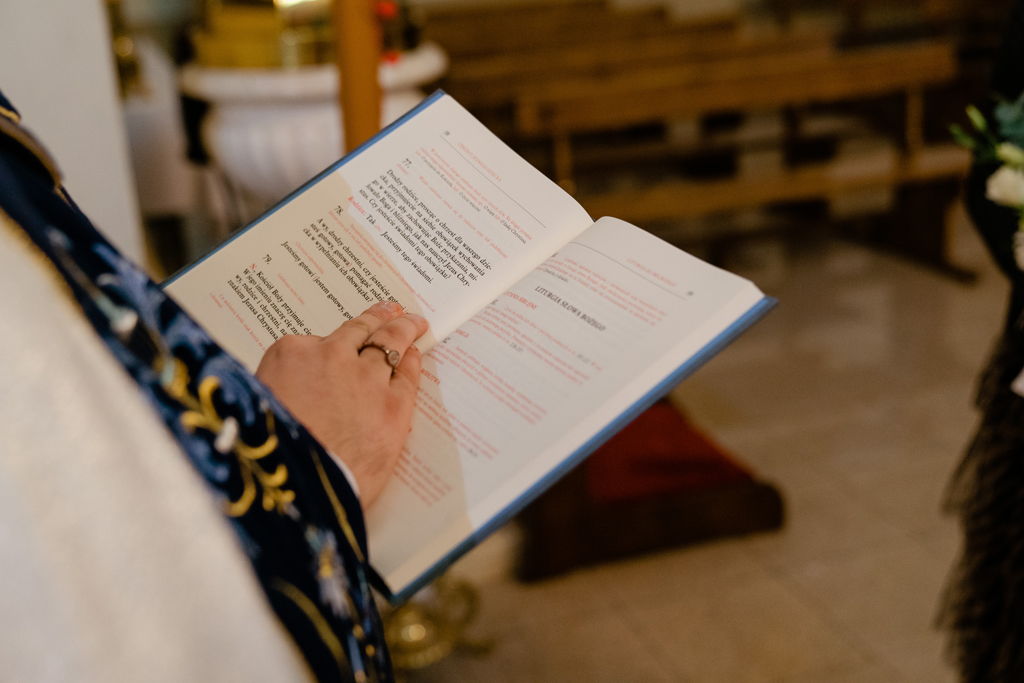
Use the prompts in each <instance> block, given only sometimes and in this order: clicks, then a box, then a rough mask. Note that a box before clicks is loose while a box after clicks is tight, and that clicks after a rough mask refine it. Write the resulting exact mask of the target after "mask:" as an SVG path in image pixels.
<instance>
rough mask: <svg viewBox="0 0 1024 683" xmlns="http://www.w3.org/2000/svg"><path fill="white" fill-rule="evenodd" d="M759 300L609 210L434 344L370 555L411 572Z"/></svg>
mask: <svg viewBox="0 0 1024 683" xmlns="http://www.w3.org/2000/svg"><path fill="white" fill-rule="evenodd" d="M763 298H764V297H763V295H762V294H761V293H760V292H759V291H758V290H757V289H756V287H754V286H753V285H752V284H751V283H750V282H748V281H746V280H743V279H742V278H739V277H737V276H735V275H732V274H730V273H727V272H725V271H722V270H719V269H717V268H714V267H712V266H710V265H708V264H706V263H704V262H702V261H700V260H698V259H696V258H693V257H691V256H689V255H688V254H685V253H684V252H682V251H680V250H678V249H676V248H674V247H672V246H671V245H668V244H666V243H664V242H662V241H661V240H659V239H657V238H655V237H653V236H651V235H649V234H647V233H645V232H643V231H642V230H640V229H638V228H635V227H633V226H630V225H628V224H626V223H623V222H622V221H618V220H616V219H608V218H604V219H601V220H600V221H598V222H597V223H596V224H595V225H594V226H593V227H591V228H590V229H588V230H587V231H586V232H585V233H583V234H582V235H581V236H580V237H578V238H577V239H576V240H574V241H573V242H571V243H569V244H567V245H565V246H564V247H563V248H562V249H561V250H560V251H559V252H558V253H556V254H555V255H554V256H552V257H550V258H549V259H547V260H546V261H545V262H544V263H543V264H542V265H541V266H539V267H538V268H536V269H535V270H534V271H532V272H531V273H530V274H529V275H527V276H526V277H525V278H523V279H522V280H521V281H520V282H518V283H516V284H515V285H514V286H513V287H511V288H509V289H508V290H507V291H505V292H503V293H502V294H501V295H500V296H498V297H497V298H496V299H495V300H494V301H493V302H492V303H490V304H489V305H488V306H487V307H486V308H484V309H483V310H481V311H480V312H479V313H478V314H477V315H475V316H474V317H473V318H472V319H471V320H469V321H468V322H467V323H466V324H464V325H462V326H460V327H459V328H458V329H457V330H456V331H455V333H453V334H452V335H450V336H449V337H448V338H446V339H445V340H444V341H443V343H441V344H439V345H437V346H436V347H435V348H434V349H433V350H432V351H431V352H430V353H429V354H428V355H427V356H426V357H425V363H424V369H423V381H422V383H421V389H420V393H419V397H418V401H417V406H416V415H415V418H414V425H413V431H412V434H411V436H410V439H409V442H408V444H407V447H406V449H405V452H404V453H403V455H402V458H401V461H400V464H399V467H398V471H397V475H396V477H395V478H394V480H393V481H392V482H391V483H390V484H389V485H388V488H387V489H385V491H384V494H383V495H382V497H381V499H380V500H379V501H378V502H377V503H376V504H375V505H374V507H373V508H371V510H370V511H369V516H368V529H369V539H370V550H371V555H370V558H371V561H372V563H373V565H374V567H375V568H376V569H377V570H378V572H380V573H381V574H382V576H384V577H385V579H386V581H388V583H389V585H390V586H392V587H393V588H395V589H396V590H400V589H401V587H402V586H404V585H406V584H408V583H409V582H411V581H414V580H415V579H416V577H417V576H418V575H420V574H421V573H422V572H424V571H426V570H427V569H428V568H429V567H431V566H432V565H433V564H435V563H437V562H438V561H440V560H441V559H442V558H444V557H445V555H446V553H448V552H449V551H450V550H451V549H452V548H454V547H456V546H458V545H459V544H460V543H461V542H463V541H465V540H466V539H467V538H469V537H471V536H472V535H473V534H474V532H475V531H476V530H477V529H479V528H480V527H481V526H482V525H485V524H487V523H488V522H489V521H490V520H491V519H493V518H494V517H495V516H496V515H498V514H499V513H501V512H502V511H503V510H505V509H506V508H507V507H508V506H509V505H510V504H512V503H513V502H514V501H516V500H517V499H518V498H520V497H521V496H523V495H524V494H525V493H526V492H527V491H528V490H530V489H531V488H532V487H534V486H535V485H536V484H537V483H538V482H539V481H542V480H544V479H545V477H547V476H548V475H549V474H550V473H551V472H552V470H553V469H555V468H557V466H558V465H559V464H560V463H562V462H563V461H564V460H565V459H566V458H568V457H569V456H571V455H572V454H574V453H576V452H577V451H578V450H579V449H581V447H583V446H584V445H585V444H586V443H587V442H588V441H590V440H591V439H592V438H593V437H594V436H595V435H596V434H598V433H599V432H601V431H602V430H603V429H604V428H605V427H606V426H607V425H608V424H609V423H612V422H614V421H615V420H616V418H617V417H618V416H620V415H621V414H622V413H623V412H624V411H626V410H627V409H628V408H629V407H630V406H633V405H634V404H635V403H636V402H637V401H639V400H640V399H642V398H643V397H644V396H645V395H647V394H649V393H650V392H651V391H652V387H655V386H657V385H658V384H659V383H660V382H662V381H664V380H665V379H666V378H668V377H669V376H671V375H672V374H673V373H674V372H676V371H677V370H678V369H679V368H680V366H682V365H684V364H685V363H686V361H687V360H688V359H691V358H692V357H694V356H695V355H696V354H698V353H699V352H701V351H702V350H704V349H705V347H707V346H708V345H709V344H710V343H711V342H713V341H714V340H716V339H717V338H719V337H720V336H721V335H723V333H724V332H726V331H727V330H729V329H730V327H731V326H732V325H733V324H734V323H735V322H736V321H737V320H738V319H739V318H741V317H742V316H743V315H744V314H746V313H747V312H748V311H750V310H751V309H752V308H753V307H754V306H755V305H756V304H758V302H760V301H761V300H762V299H763ZM424 539H429V541H426V540H424Z"/></svg>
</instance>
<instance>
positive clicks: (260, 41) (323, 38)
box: [192, 0, 334, 69]
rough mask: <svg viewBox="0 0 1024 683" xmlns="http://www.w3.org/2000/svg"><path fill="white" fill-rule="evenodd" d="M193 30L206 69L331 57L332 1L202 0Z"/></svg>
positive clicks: (288, 64)
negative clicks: (199, 20) (200, 21)
mask: <svg viewBox="0 0 1024 683" xmlns="http://www.w3.org/2000/svg"><path fill="white" fill-rule="evenodd" d="M204 14H205V15H204V24H203V26H202V27H201V28H199V29H197V30H196V31H194V32H193V34H192V40H193V43H194V45H195V48H196V61H197V62H198V63H199V64H201V65H203V66H208V67H225V68H268V69H269V68H280V67H294V66H307V65H311V64H327V63H330V62H332V61H333V59H334V56H333V55H334V53H333V48H332V45H333V33H332V28H331V0H206V5H205V13H204Z"/></svg>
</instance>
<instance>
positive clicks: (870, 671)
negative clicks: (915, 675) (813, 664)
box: [768, 664, 921, 683]
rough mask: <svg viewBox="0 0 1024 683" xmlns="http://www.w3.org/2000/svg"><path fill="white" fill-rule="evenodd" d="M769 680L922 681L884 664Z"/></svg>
mask: <svg viewBox="0 0 1024 683" xmlns="http://www.w3.org/2000/svg"><path fill="white" fill-rule="evenodd" d="M768 680H770V681H771V683H921V682H920V681H912V680H910V679H908V678H906V677H904V676H903V674H901V673H900V672H899V671H896V670H895V669H892V668H890V667H888V666H885V665H883V664H868V665H865V666H853V667H844V668H842V669H833V670H830V671H815V672H813V673H811V674H807V675H798V676H785V677H783V678H776V679H768Z"/></svg>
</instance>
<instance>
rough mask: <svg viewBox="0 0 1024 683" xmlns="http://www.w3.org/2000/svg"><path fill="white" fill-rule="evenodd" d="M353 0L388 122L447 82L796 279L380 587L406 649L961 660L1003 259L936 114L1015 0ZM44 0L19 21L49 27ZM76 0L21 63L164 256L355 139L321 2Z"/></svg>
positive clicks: (158, 257) (763, 266)
mask: <svg viewBox="0 0 1024 683" xmlns="http://www.w3.org/2000/svg"><path fill="white" fill-rule="evenodd" d="M367 4H369V5H372V6H373V8H374V11H375V21H376V24H375V25H376V27H377V29H378V35H377V36H375V40H376V41H377V43H376V45H377V47H378V48H379V49H378V53H379V55H378V56H379V71H378V75H379V86H380V88H379V97H380V118H381V121H380V123H381V124H382V125H383V124H386V123H387V122H389V121H392V120H394V119H395V118H397V117H399V116H400V115H401V114H402V113H403V112H404V111H406V110H407V109H408V108H410V107H411V106H414V105H415V104H416V103H417V102H418V101H419V100H420V99H421V98H422V97H424V96H425V95H426V94H429V93H430V92H431V91H432V90H433V89H435V88H438V87H440V88H443V89H445V90H446V91H447V92H449V93H450V94H452V95H453V96H454V97H455V98H456V99H458V100H459V101H460V102H461V103H462V104H463V105H464V106H466V107H467V108H468V109H469V110H470V111H471V112H473V113H474V114H475V115H476V116H477V117H479V118H480V119H481V120H482V121H483V122H484V123H486V124H487V125H488V126H489V127H490V128H491V129H492V130H494V131H495V132H496V133H497V134H498V135H499V136H501V137H502V138H503V139H504V140H505V141H506V142H507V143H508V144H509V145H511V146H512V147H513V148H515V149H516V150H517V151H519V152H520V153H521V154H522V155H523V156H525V157H526V158H527V159H528V160H529V161H531V162H532V163H533V164H534V165H535V166H537V167H538V168H540V169H541V170H542V171H543V172H544V173H546V174H547V175H549V176H550V177H552V178H553V179H555V180H556V181H558V182H559V183H560V184H561V185H562V187H564V188H565V189H566V190H568V191H569V192H571V193H573V194H574V195H575V196H576V198H577V199H578V200H579V201H580V203H581V204H582V205H583V206H584V208H586V209H587V210H588V211H589V212H590V213H591V215H593V216H595V217H597V216H602V215H614V216H618V217H621V218H624V219H626V220H629V221H631V222H634V223H636V224H638V225H640V226H643V227H644V228H646V229H648V230H650V231H651V232H653V233H654V234H656V235H658V236H660V237H662V238H663V239H666V240H668V241H671V242H673V243H674V244H677V245H679V246H681V247H683V248H685V249H687V250H689V251H691V252H693V253H695V254H697V255H698V256H701V257H702V258H705V259H708V260H710V261H712V262H714V263H716V264H718V265H721V266H723V267H725V268H727V269H729V270H733V271H735V272H737V273H739V274H741V275H744V276H746V277H748V278H750V279H751V280H753V281H754V282H756V283H757V284H758V286H759V287H760V288H761V289H762V290H764V291H765V292H766V293H767V294H769V295H771V296H774V297H777V298H778V299H779V301H780V305H779V307H778V308H777V310H775V311H774V312H773V313H772V314H771V315H770V316H769V317H768V318H767V319H766V320H765V321H763V322H762V323H761V324H760V325H758V326H757V327H756V328H755V329H753V330H751V331H750V332H749V333H748V334H746V335H745V336H744V337H742V338H741V339H739V341H738V342H736V343H735V344H734V345H733V346H731V347H730V348H729V349H727V350H726V351H725V352H724V353H722V354H721V355H720V356H718V357H716V358H715V359H714V360H713V361H712V362H711V363H709V364H708V365H707V366H706V367H704V368H702V369H701V370H700V371H699V372H698V373H697V374H696V375H694V376H693V377H692V378H690V379H688V380H687V381H686V382H684V383H683V384H682V385H680V386H679V387H678V388H676V389H675V390H673V391H672V392H671V394H670V395H669V397H668V399H667V400H666V401H664V402H662V403H660V404H658V405H656V406H655V408H653V409H652V410H651V411H648V413H645V414H644V415H643V416H641V418H640V422H639V423H638V424H635V425H633V426H631V427H627V428H626V430H625V431H624V432H622V433H621V434H620V435H619V436H617V437H616V438H615V439H613V440H612V441H611V442H609V443H608V444H607V445H606V446H604V447H603V448H602V449H601V450H600V451H599V452H598V453H596V454H595V455H594V456H593V458H591V460H589V461H588V462H586V463H585V464H584V465H583V466H581V467H580V468H578V469H577V470H576V471H574V472H573V473H571V474H570V475H569V476H568V477H567V478H566V479H564V480H563V481H561V482H559V483H558V484H557V485H556V486H554V487H553V488H552V489H550V490H549V491H547V492H546V493H545V494H543V495H542V496H541V497H540V498H539V499H538V500H537V501H535V502H534V503H533V504H532V505H531V506H530V507H529V508H528V509H527V510H525V511H524V512H523V513H522V514H521V515H520V516H519V517H518V518H517V519H515V520H514V521H513V522H512V523H510V524H509V525H507V526H506V527H505V528H503V529H502V530H500V531H499V532H498V533H497V534H495V535H494V536H492V537H491V538H490V539H488V540H487V541H485V542H484V543H483V544H482V545H481V546H479V547H478V548H476V549H474V550H473V551H471V552H470V553H469V554H468V555H467V556H466V557H465V558H463V559H462V560H461V561H459V562H458V563H457V564H456V565H455V566H454V567H453V568H452V569H451V570H450V571H449V572H448V573H447V574H446V575H445V577H443V579H442V580H441V581H440V582H439V583H438V584H436V585H435V586H433V587H431V588H428V589H427V590H426V591H424V592H423V593H422V594H421V595H419V596H417V597H416V598H414V599H413V601H412V602H411V603H410V604H409V605H407V606H405V607H403V608H399V609H397V610H392V611H391V613H390V614H389V616H388V619H389V629H390V631H389V633H390V636H391V638H392V646H393V649H394V652H395V657H396V662H397V663H398V664H399V665H400V666H401V667H402V668H403V672H404V674H403V675H404V676H405V678H406V680H408V681H409V682H410V683H416V682H420V681H422V682H427V681H448V680H467V681H473V680H488V681H564V680H569V681H708V682H718V681H728V682H729V683H736V682H739V681H752V682H755V681H779V682H783V681H784V682H787V683H811V682H816V681H827V682H836V683H853V682H861V681H864V682H866V681H892V682H899V681H906V682H916V681H929V682H941V681H947V680H948V681H952V680H954V675H953V672H952V669H951V668H950V667H949V665H948V664H947V663H946V662H945V660H944V658H943V643H942V637H941V635H940V633H939V632H938V631H937V630H936V629H935V627H934V623H933V622H934V617H935V613H936V610H937V606H938V603H939V599H940V595H941V592H942V587H943V584H944V581H945V579H946V576H947V573H948V571H949V569H950V567H951V565H952V562H953V560H954V557H955V555H956V552H957V544H958V535H957V534H958V531H957V528H956V525H955V523H954V522H953V520H952V519H951V518H949V517H947V516H945V515H944V514H943V512H942V499H943V489H944V486H945V483H946V481H947V480H948V478H949V476H950V475H951V473H952V471H953V468H954V467H955V466H956V463H957V461H958V459H959V457H960V455H961V452H962V450H963V448H964V446H965V444H966V442H967V440H968V439H969V437H970V435H971V432H972V429H973V427H974V424H975V419H976V416H975V413H974V411H973V408H972V404H971V400H972V391H973V384H974V381H975V377H976V374H977V372H978V371H979V370H980V368H981V365H982V362H983V360H984V358H985V356H986V354H987V352H988V350H989V347H990V344H991V341H992V340H993V339H994V337H995V335H996V333H997V331H998V328H999V324H1000V315H1001V312H1002V308H1003V305H1004V298H1005V284H1004V281H1003V280H1002V279H1001V278H1000V276H999V275H998V273H997V272H996V271H995V268H994V267H993V266H992V264H991V263H990V262H989V260H988V257H987V255H986V253H985V251H984V248H983V246H982V245H981V243H980V241H979V240H978V238H977V237H976V236H975V235H974V233H973V232H972V230H971V227H970V225H969V223H968V220H967V218H966V216H965V214H964V211H963V208H962V203H961V183H962V179H963V176H964V173H965V171H966V169H967V167H968V164H969V157H968V154H967V153H966V152H965V151H964V150H962V149H960V148H959V147H957V145H956V144H954V142H953V140H952V139H951V137H950V135H949V132H948V129H949V126H950V124H953V123H959V122H962V119H963V118H964V114H963V112H964V108H965V106H966V105H967V104H969V103H971V102H976V101H979V100H980V99H982V98H984V97H985V96H986V92H987V89H986V88H987V86H986V83H987V75H988V70H989V69H990V66H991V60H992V57H993V54H994V51H995V49H996V47H997V45H998V42H999V39H1000V35H1001V30H1002V27H1003V24H1004V20H1005V17H1006V15H1007V13H1008V2H1006V1H1005V0H984V1H983V0H831V1H825V0H402V1H400V0H377V1H376V2H372V3H371V2H368V3H367ZM30 5H32V3H26V4H25V8H24V9H23V10H19V11H23V12H25V13H27V14H26V18H25V21H24V23H22V24H21V25H20V26H21V27H20V28H19V29H18V31H14V29H13V28H12V26H11V25H8V27H7V28H0V38H2V39H3V40H2V41H0V42H6V43H7V44H8V48H7V49H9V50H12V51H13V50H17V49H19V48H18V45H17V44H16V42H17V40H22V41H27V40H31V33H32V31H31V29H32V27H34V26H43V25H47V26H52V25H53V24H52V21H53V20H54V18H53V17H51V16H49V15H48V14H47V13H48V12H51V11H52V10H48V9H46V8H45V7H40V8H39V9H33V8H32V7H34V5H32V6H30ZM44 5H45V4H44ZM82 5H83V7H82V8H81V9H76V10H74V12H78V13H79V16H77V17H76V16H72V17H71V18H70V21H73V22H74V26H75V27H77V29H78V31H77V33H76V36H77V37H76V39H75V41H69V42H68V43H66V44H64V47H61V45H60V44H58V45H56V46H55V47H54V49H53V52H54V53H55V54H54V55H53V56H52V59H49V60H48V59H41V60H40V62H39V64H37V65H35V66H27V67H25V68H24V69H23V71H25V72H26V74H25V75H24V78H23V79H22V81H20V82H19V81H18V80H17V78H14V79H13V82H12V81H11V80H8V81H7V83H6V84H5V91H6V93H7V94H8V96H10V97H11V99H12V100H13V101H14V102H15V103H17V104H18V105H19V107H20V108H21V109H22V110H23V111H22V113H23V114H24V116H25V119H26V121H27V122H28V123H29V124H30V125H33V121H36V122H38V124H37V125H36V126H35V127H36V128H37V129H38V132H39V133H40V136H41V137H42V138H43V139H44V140H48V141H50V143H49V144H51V146H53V147H54V148H55V149H54V151H55V153H56V156H57V158H58V159H65V160H67V161H65V163H66V164H68V165H69V167H68V168H67V169H66V172H67V176H68V183H67V184H68V186H69V188H70V190H71V192H72V194H73V195H75V196H76V197H77V198H78V201H79V202H80V203H81V204H83V206H85V208H86V209H87V211H88V212H90V213H92V214H93V216H94V217H95V218H96V220H97V223H99V224H100V225H101V226H102V225H109V226H112V231H113V232H114V237H115V241H117V242H118V243H119V244H120V245H121V246H122V247H123V248H124V249H125V251H126V252H127V253H129V254H132V255H134V256H135V257H136V258H138V259H140V260H142V261H143V262H145V263H146V264H147V266H148V267H149V268H150V269H151V271H152V272H153V273H154V274H156V275H157V276H158V277H162V276H166V275H168V274H170V273H173V272H174V271H175V270H177V269H178V268H180V267H182V266H183V265H185V264H187V263H189V262H190V261H192V260H193V259H195V258H197V257H199V256H201V255H202V254H203V253H205V252H206V251H207V250H209V249H210V248H211V247H212V246H214V245H215V244H217V243H218V242H220V241H222V240H223V239H225V238H227V237H228V236H230V235H231V234H232V233H233V231H235V230H236V229H238V228H239V227H241V226H244V225H245V224H246V223H248V222H249V221H251V220H252V219H253V218H255V217H257V216H258V215H259V214H260V213H261V212H262V211H264V210H265V209H267V208H268V207H270V206H271V205H273V204H274V203H275V202H277V201H278V200H279V199H281V198H282V197H284V196H285V195H287V194H288V193H289V192H291V191H292V190H293V189H295V188H296V187H297V186H298V185H300V184H301V183H302V182H303V181H304V180H306V179H307V178H309V177H311V176H312V175H314V174H315V173H317V172H318V171H320V170H321V169H323V168H324V167H326V166H327V165H329V164H330V163H331V162H333V161H334V160H335V159H337V158H338V157H340V156H341V155H342V154H343V153H344V151H345V149H347V148H351V146H352V143H353V141H352V140H345V133H344V130H345V129H344V127H343V123H342V122H343V119H344V117H345V115H346V114H343V113H342V111H341V107H340V106H339V84H338V82H339V78H338V68H337V65H336V63H335V50H334V46H335V44H336V43H337V41H338V40H340V39H343V38H339V36H338V31H337V30H336V24H335V23H334V22H333V21H332V17H331V11H332V7H331V2H330V0H205V1H201V0H175V1H173V2H172V1H170V0H107V1H106V2H99V1H98V0H97V1H96V2H94V3H82ZM93 5H95V6H93ZM71 14H73V12H72V13H71ZM63 20H64V21H68V19H67V18H65V19H63ZM48 22H50V23H48ZM83 27H84V28H83ZM67 30H68V32H69V35H70V31H71V28H70V27H69V28H68V29H67ZM90 31H91V32H92V33H91V34H90V33H89V32H90ZM12 32H14V33H17V32H21V33H22V34H23V35H22V36H21V37H18V36H13V35H8V34H11V33H12ZM86 34H89V35H93V36H94V39H93V40H91V42H89V41H88V40H87V37H83V36H86ZM12 41H14V42H12ZM76 41H77V42H76ZM87 42H88V44H86V43H87ZM62 50H64V52H62ZM79 51H83V52H81V53H80V52H79ZM84 52H89V54H90V55H92V56H91V57H90V58H89V59H92V58H93V57H94V58H95V59H94V60H93V61H92V62H90V61H89V59H85V58H81V59H79V57H78V55H79V54H84ZM4 54H5V53H2V52H0V56H3V55H4ZM69 60H71V61H77V62H79V63H78V64H77V65H75V66H74V67H73V68H66V67H67V63H68V62H69ZM4 61H5V62H7V63H8V64H10V63H11V60H10V59H6V58H5V59H4ZM90 64H91V65H93V66H90ZM86 68H93V69H94V71H93V72H90V74H87V75H85V76H82V75H81V73H78V74H76V71H75V69H86ZM46 69H51V71H52V72H53V73H54V74H56V75H52V78H53V79H57V80H53V81H51V82H53V83H56V84H58V85H60V86H61V87H66V88H67V89H66V92H68V93H69V98H70V97H71V96H72V95H75V94H76V93H77V95H79V96H82V97H83V98H84V99H83V100H82V101H83V102H84V104H83V106H82V109H81V111H79V112H78V116H79V118H80V119H81V121H82V123H81V125H82V126H85V127H86V128H85V129H87V130H90V131H96V130H99V129H98V128H94V127H93V126H95V125H96V124H95V122H96V121H97V120H100V119H104V118H106V119H107V120H108V121H109V122H110V125H112V126H113V127H112V128H109V129H108V130H105V131H100V132H96V133H90V136H91V137H93V138H94V141H96V142H97V144H99V143H100V142H102V140H101V138H102V139H103V140H106V142H103V144H105V145H106V149H113V150H114V153H111V154H107V155H100V154H96V153H95V152H91V151H88V150H78V149H75V148H73V147H72V148H67V149H62V146H63V145H65V144H69V145H70V144H73V143H71V142H65V141H64V140H63V139H62V129H67V128H68V127H69V126H72V125H74V124H68V123H67V120H68V119H69V113H68V112H59V111H58V112H53V111H46V107H44V106H43V104H42V102H44V101H45V100H44V98H43V96H42V95H41V94H40V93H38V92H35V91H34V88H33V87H32V86H31V85H30V83H31V82H33V81H34V80H38V78H39V77H40V76H42V75H44V74H43V73H42V71H44V70H46ZM58 72H63V76H62V75H60V74H59V73H58ZM45 77H46V78H51V75H50V72H47V73H46V74H45ZM60 78H64V79H66V80H65V81H60V80H59V79H60ZM83 78H85V79H86V80H87V82H89V83H90V84H91V85H90V86H89V87H82V86H81V85H80V82H82V79H83ZM76 79H77V80H76ZM89 79H93V80H89ZM76 83H78V85H76ZM341 89H344V84H342V85H341ZM86 91H87V92H86ZM375 95H376V93H375ZM111 114H113V116H111ZM65 132H67V131H66V130H65ZM104 136H105V137H104ZM68 137H71V134H70V133H69V135H68ZM79 137H81V136H79ZM83 156H87V157H89V158H91V159H93V160H98V161H99V163H101V164H105V167H104V173H101V174H92V175H98V176H100V177H101V181H97V180H96V178H89V177H87V176H88V175H90V174H88V173H84V172H82V171H79V170H78V169H76V168H75V166H76V163H75V159H76V158H81V157H83Z"/></svg>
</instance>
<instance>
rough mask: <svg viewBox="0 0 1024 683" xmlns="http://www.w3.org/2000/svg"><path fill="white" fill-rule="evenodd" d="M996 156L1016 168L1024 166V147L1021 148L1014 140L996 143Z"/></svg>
mask: <svg viewBox="0 0 1024 683" xmlns="http://www.w3.org/2000/svg"><path fill="white" fill-rule="evenodd" d="M996 156H997V157H999V160H1000V161H1002V162H1003V163H1004V164H1009V165H1010V166H1014V167H1016V168H1021V167H1024V149H1021V148H1020V147H1018V146H1017V145H1015V144H1013V143H1012V142H1000V143H999V144H998V145H996Z"/></svg>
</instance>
